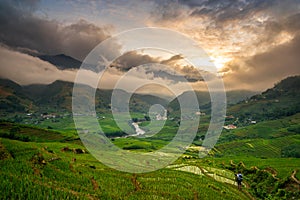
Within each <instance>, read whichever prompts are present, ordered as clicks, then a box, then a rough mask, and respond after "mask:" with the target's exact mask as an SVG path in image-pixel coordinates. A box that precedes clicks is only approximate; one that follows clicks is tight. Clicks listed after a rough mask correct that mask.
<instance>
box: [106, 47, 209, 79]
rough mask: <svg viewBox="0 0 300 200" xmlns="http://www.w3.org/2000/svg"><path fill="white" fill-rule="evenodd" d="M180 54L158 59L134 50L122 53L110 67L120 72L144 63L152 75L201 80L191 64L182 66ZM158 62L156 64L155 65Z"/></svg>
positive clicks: (147, 71)
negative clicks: (179, 62)
mask: <svg viewBox="0 0 300 200" xmlns="http://www.w3.org/2000/svg"><path fill="white" fill-rule="evenodd" d="M183 59H184V57H183V56H182V55H174V56H171V57H170V58H168V59H160V58H157V57H152V56H149V55H143V54H140V53H138V52H136V51H131V52H128V53H126V54H123V55H122V56H121V57H119V58H118V59H117V60H115V61H114V62H113V63H112V64H111V65H110V67H114V68H116V69H118V70H120V71H121V72H127V71H129V70H131V69H133V68H137V67H139V66H141V65H144V66H143V68H144V69H145V70H146V74H147V73H152V74H153V76H154V77H160V78H165V79H169V80H172V81H175V82H179V81H181V80H183V79H186V80H188V81H190V82H197V81H202V80H203V78H202V77H201V75H200V73H199V71H198V70H197V69H195V68H194V67H192V66H188V65H186V66H182V65H180V64H178V63H177V62H178V61H181V60H183ZM155 63H156V64H158V65H155Z"/></svg>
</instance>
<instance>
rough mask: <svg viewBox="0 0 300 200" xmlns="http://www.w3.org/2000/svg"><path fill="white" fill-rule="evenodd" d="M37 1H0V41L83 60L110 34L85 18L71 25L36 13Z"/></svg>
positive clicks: (9, 44)
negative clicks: (34, 11) (40, 16)
mask: <svg viewBox="0 0 300 200" xmlns="http://www.w3.org/2000/svg"><path fill="white" fill-rule="evenodd" d="M36 4H37V1H34V0H31V1H30V0H27V1H5V0H4V1H1V2H0V29H1V33H0V41H1V43H4V44H6V45H8V46H11V47H15V48H24V49H26V48H27V49H31V50H34V51H38V52H40V53H41V54H61V53H63V54H67V55H70V56H72V57H75V58H77V59H80V60H82V59H83V58H84V57H85V56H86V55H87V54H88V53H89V52H90V51H91V50H92V49H93V48H94V47H95V45H97V44H98V43H99V42H101V41H102V40H104V39H105V38H107V37H108V36H109V34H108V32H107V31H106V28H107V27H104V28H100V27H97V26H96V25H94V24H91V23H89V22H87V21H85V20H80V21H78V22H77V23H74V24H71V25H62V24H60V23H59V22H57V21H54V20H48V19H43V18H39V17H37V16H35V15H33V14H32V13H33V12H32V11H33V10H34V9H35V7H36Z"/></svg>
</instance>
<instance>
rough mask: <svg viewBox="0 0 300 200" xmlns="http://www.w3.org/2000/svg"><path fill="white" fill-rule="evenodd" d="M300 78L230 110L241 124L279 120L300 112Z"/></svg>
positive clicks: (285, 81) (278, 85)
mask: <svg viewBox="0 0 300 200" xmlns="http://www.w3.org/2000/svg"><path fill="white" fill-rule="evenodd" d="M299 99H300V76H293V77H288V78H286V79H284V80H282V81H280V82H279V83H277V84H276V85H275V86H274V87H273V88H270V89H268V90H266V91H264V92H262V93H261V94H258V95H255V96H253V97H251V98H250V99H247V100H244V101H242V102H240V103H238V104H236V105H233V106H231V107H229V108H228V110H227V113H228V114H227V115H233V116H235V117H237V118H238V121H239V123H247V121H263V120H265V119H279V118H281V117H285V116H291V115H294V114H296V113H299V112H300V101H299Z"/></svg>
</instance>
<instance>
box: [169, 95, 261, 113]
mask: <svg viewBox="0 0 300 200" xmlns="http://www.w3.org/2000/svg"><path fill="white" fill-rule="evenodd" d="M192 93H193V92H190V91H187V92H184V93H182V94H181V95H179V96H178V98H182V99H185V100H188V99H189V98H191V97H190V96H191V95H192ZM257 93H258V92H254V91H248V90H233V91H227V92H226V98H227V104H228V105H234V104H236V103H238V102H240V101H243V100H245V99H248V98H250V97H252V96H253V95H255V94H257ZM195 94H196V96H197V99H198V103H199V106H200V109H202V110H204V111H206V112H209V111H210V106H211V99H210V94H209V92H204V91H196V92H195ZM169 106H170V108H171V109H172V110H179V109H180V106H179V103H178V101H177V99H174V100H173V101H172V102H171V103H170V105H169Z"/></svg>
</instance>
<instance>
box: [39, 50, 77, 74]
mask: <svg viewBox="0 0 300 200" xmlns="http://www.w3.org/2000/svg"><path fill="white" fill-rule="evenodd" d="M38 57H39V58H40V59H41V60H44V61H47V62H49V63H51V64H53V65H55V66H56V67H57V68H58V69H61V70H64V69H79V68H80V66H81V62H80V61H79V60H76V59H75V58H72V57H71V56H67V55H64V54H59V55H40V56H38Z"/></svg>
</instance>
